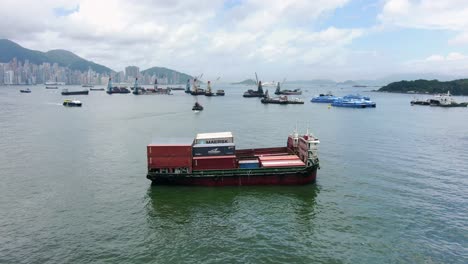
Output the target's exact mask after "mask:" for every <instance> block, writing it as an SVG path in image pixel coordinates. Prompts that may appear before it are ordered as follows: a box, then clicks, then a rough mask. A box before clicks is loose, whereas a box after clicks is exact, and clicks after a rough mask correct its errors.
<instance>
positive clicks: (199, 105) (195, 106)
mask: <svg viewBox="0 0 468 264" xmlns="http://www.w3.org/2000/svg"><path fill="white" fill-rule="evenodd" d="M202 110H203V106H202V105H201V104H199V103H198V102H196V103H195V105H194V106H193V107H192V111H202Z"/></svg>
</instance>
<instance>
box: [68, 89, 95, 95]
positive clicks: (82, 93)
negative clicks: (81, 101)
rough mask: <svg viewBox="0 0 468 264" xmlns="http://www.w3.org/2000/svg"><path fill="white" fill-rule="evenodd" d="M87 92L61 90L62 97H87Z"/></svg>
mask: <svg viewBox="0 0 468 264" xmlns="http://www.w3.org/2000/svg"><path fill="white" fill-rule="evenodd" d="M88 93H89V90H81V91H69V90H68V89H62V95H87V94H88Z"/></svg>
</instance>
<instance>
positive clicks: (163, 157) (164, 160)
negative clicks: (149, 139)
mask: <svg viewBox="0 0 468 264" xmlns="http://www.w3.org/2000/svg"><path fill="white" fill-rule="evenodd" d="M174 142H177V143H173V144H171V143H168V142H166V141H157V140H156V141H153V143H151V144H149V145H148V146H147V155H148V169H149V170H152V171H155V172H164V173H187V172H191V171H192V140H191V139H179V140H174Z"/></svg>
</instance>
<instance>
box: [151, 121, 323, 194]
mask: <svg viewBox="0 0 468 264" xmlns="http://www.w3.org/2000/svg"><path fill="white" fill-rule="evenodd" d="M319 143H320V141H319V140H318V139H317V138H316V137H315V136H313V135H312V134H311V133H309V132H307V133H306V134H304V135H299V134H298V133H297V130H296V131H294V132H293V133H292V134H291V135H289V136H288V138H287V144H286V146H285V147H272V148H252V149H236V147H235V144H234V137H233V135H232V133H231V132H219V133H202V134H197V135H196V137H195V139H173V140H167V139H163V140H156V141H154V142H153V143H151V144H149V145H148V146H147V158H148V173H147V178H148V179H149V180H151V181H152V184H154V185H201V186H229V185H231V186H232V185H300V184H308V183H314V182H315V180H316V177H317V169H318V168H319V159H318V153H317V149H318V144H319Z"/></svg>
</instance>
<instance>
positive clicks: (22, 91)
mask: <svg viewBox="0 0 468 264" xmlns="http://www.w3.org/2000/svg"><path fill="white" fill-rule="evenodd" d="M20 93H31V90H29V88H27V89H26V90H20Z"/></svg>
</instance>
